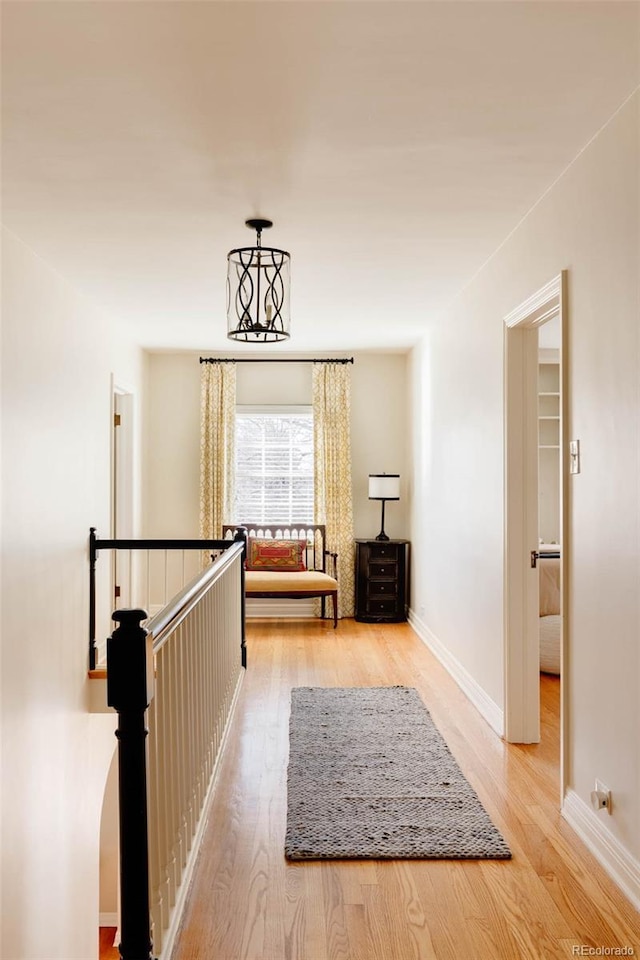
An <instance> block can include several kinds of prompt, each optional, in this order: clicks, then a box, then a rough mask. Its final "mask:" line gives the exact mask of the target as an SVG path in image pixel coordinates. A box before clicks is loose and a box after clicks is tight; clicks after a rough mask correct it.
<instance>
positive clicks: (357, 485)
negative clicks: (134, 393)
mask: <svg viewBox="0 0 640 960" xmlns="http://www.w3.org/2000/svg"><path fill="white" fill-rule="evenodd" d="M198 356H199V354H192V353H180V354H169V353H151V354H148V356H147V371H148V384H149V390H148V411H147V422H148V424H149V430H148V433H147V436H146V441H147V442H146V461H145V462H146V466H145V482H144V489H145V513H144V527H145V533H146V535H147V536H165V537H197V536H198V535H199V531H198V519H199V518H198V504H199V472H200V453H199V451H200V365H199V363H198ZM351 371H352V376H351V383H352V394H351V410H352V420H351V423H352V469H353V493H354V526H355V533H356V536H357V537H374V536H376V534H377V533H378V532H379V530H380V504H379V503H378V502H377V501H369V499H368V475H369V473H382V472H387V473H400V475H401V484H402V489H401V494H402V499H401V500H400V501H399V502H397V503H388V504H387V507H386V522H385V527H386V531H387V533H388V534H389V536H392V537H393V536H396V537H406V536H407V534H408V528H409V523H408V518H409V493H410V487H409V482H408V481H409V477H408V470H409V455H410V451H409V436H408V397H407V389H406V384H407V355H406V354H378V353H357V354H356V355H355V363H354V365H353V367H352V368H351ZM237 400H238V403H239V404H240V403H246V404H259V403H271V404H307V403H311V364H303V363H301V364H295V363H287V364H277V363H273V364H266V363H265V364H258V363H246V364H238V366H237Z"/></svg>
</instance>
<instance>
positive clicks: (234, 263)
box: [227, 220, 291, 343]
mask: <svg viewBox="0 0 640 960" xmlns="http://www.w3.org/2000/svg"><path fill="white" fill-rule="evenodd" d="M245 223H246V225H247V226H248V227H249V228H250V229H251V230H255V231H256V234H257V238H256V245H255V247H238V248H237V249H236V250H231V251H230V252H229V254H228V255H227V337H228V338H229V339H230V340H242V341H245V342H247V343H274V342H275V341H277V340H287V339H288V338H289V336H290V333H289V328H290V326H291V317H290V314H289V309H290V305H289V286H290V268H291V256H290V255H289V254H288V253H287V251H286V250H277V249H276V248H275V247H263V246H262V242H261V238H262V231H263V230H267V229H268V228H269V227H272V226H273V222H272V221H271V220H246V221H245Z"/></svg>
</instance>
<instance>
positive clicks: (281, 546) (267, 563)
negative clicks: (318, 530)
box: [247, 537, 307, 573]
mask: <svg viewBox="0 0 640 960" xmlns="http://www.w3.org/2000/svg"><path fill="white" fill-rule="evenodd" d="M306 546H307V544H306V541H305V540H262V539H259V538H258V537H249V539H248V541H247V570H265V571H283V572H287V573H293V572H294V571H302V570H304V569H305V556H304V554H305V550H306Z"/></svg>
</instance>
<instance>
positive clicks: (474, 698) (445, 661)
mask: <svg viewBox="0 0 640 960" xmlns="http://www.w3.org/2000/svg"><path fill="white" fill-rule="evenodd" d="M409 623H410V624H411V626H412V627H413V629H414V630H415V632H416V633H417V634H418V636H419V637H420V639H421V640H422V642H423V643H424V644H425V645H426V646H427V647H429V649H430V650H431V652H432V653H433V654H434V656H435V657H437V659H438V660H439V661H440V663H441V664H442V666H443V667H444V668H445V670H446V671H447V673H449V674H451V676H452V677H453V679H454V680H455V682H456V683H457V684H458V686H459V687H460V689H461V690H462V692H463V693H464V694H465V696H467V697H468V698H469V700H470V701H471V703H472V704H473V705H474V707H475V708H476V710H478V712H479V713H480V714H481V716H482V717H484V719H485V720H486V721H487V723H488V724H489V726H490V727H491V729H492V730H495V732H496V733H497V734H498V736H500V737H502V736H504V712H503V710H502V709H501V708H500V707H499V706H498V704H497V703H495V701H493V700H492V699H491V697H490V696H489V695H488V694H487V693H486V691H485V690H483V688H482V687H481V686H480V684H479V683H477V682H476V681H475V680H474V679H473V677H472V676H471V674H470V673H469V672H468V671H467V670H466V669H465V668H464V667H463V666H462V664H461V663H460V662H459V660H457V659H456V658H455V657H454V656H453V654H452V653H451V652H450V651H449V650H447V648H446V647H445V646H444V644H443V643H441V641H440V640H438V638H437V637H436V635H435V634H434V633H433V632H432V631H431V630H430V629H429V627H428V626H427V625H426V623H424V622H423V621H422V620H421V619H420V617H418V616H417V615H416V613H415V611H414V610H409Z"/></svg>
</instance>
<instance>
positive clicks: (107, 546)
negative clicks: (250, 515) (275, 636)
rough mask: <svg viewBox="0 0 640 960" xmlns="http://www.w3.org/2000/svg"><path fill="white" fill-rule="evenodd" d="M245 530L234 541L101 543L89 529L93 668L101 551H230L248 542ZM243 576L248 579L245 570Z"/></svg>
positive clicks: (91, 665) (92, 667) (244, 659)
mask: <svg viewBox="0 0 640 960" xmlns="http://www.w3.org/2000/svg"><path fill="white" fill-rule="evenodd" d="M245 539H246V537H245V534H244V531H243V530H242V529H239V530H238V533H237V534H236V536H235V537H234V539H233V540H193V539H189V540H174V539H160V540H132V539H126V540H124V539H122V540H118V539H115V540H114V539H111V540H101V539H100V538H99V537H98V536H97V535H96V528H95V527H90V529H89V669H90V670H95V668H96V653H97V646H96V560H97V558H98V553H99V551H100V550H202V551H206V550H228V549H229V547H231V546H233V544H234V542H238V541H240V542H245ZM241 568H242V571H243V572H242V577H243V579H244V567H243V565H241ZM246 665H247V651H246V644H245V600H244V584H243V589H242V666H243V667H246Z"/></svg>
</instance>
